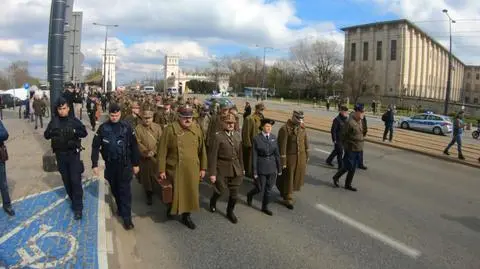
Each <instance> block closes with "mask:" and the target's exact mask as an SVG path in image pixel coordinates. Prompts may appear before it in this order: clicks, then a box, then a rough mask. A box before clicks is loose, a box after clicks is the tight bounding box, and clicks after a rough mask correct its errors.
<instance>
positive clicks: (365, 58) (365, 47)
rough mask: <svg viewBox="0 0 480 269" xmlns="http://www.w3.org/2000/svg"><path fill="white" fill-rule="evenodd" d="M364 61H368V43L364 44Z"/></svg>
mask: <svg viewBox="0 0 480 269" xmlns="http://www.w3.org/2000/svg"><path fill="white" fill-rule="evenodd" d="M363 60H364V61H368V42H363Z"/></svg>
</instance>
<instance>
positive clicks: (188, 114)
mask: <svg viewBox="0 0 480 269" xmlns="http://www.w3.org/2000/svg"><path fill="white" fill-rule="evenodd" d="M177 112H178V116H179V117H180V118H192V117H193V109H192V108H191V107H190V106H182V107H180V108H178V111H177Z"/></svg>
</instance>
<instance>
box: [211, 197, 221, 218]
mask: <svg viewBox="0 0 480 269" xmlns="http://www.w3.org/2000/svg"><path fill="white" fill-rule="evenodd" d="M219 197H220V195H219V194H218V193H216V192H214V193H213V195H212V197H211V198H210V212H212V213H215V212H216V211H217V200H218V198H219Z"/></svg>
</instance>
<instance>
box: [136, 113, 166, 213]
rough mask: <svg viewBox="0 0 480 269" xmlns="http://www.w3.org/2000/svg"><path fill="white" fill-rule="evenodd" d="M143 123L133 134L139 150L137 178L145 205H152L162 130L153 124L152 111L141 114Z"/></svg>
mask: <svg viewBox="0 0 480 269" xmlns="http://www.w3.org/2000/svg"><path fill="white" fill-rule="evenodd" d="M142 119H143V123H142V124H139V125H137V128H135V133H136V137H137V142H138V148H139V150H140V155H141V159H140V172H139V173H138V177H139V179H140V183H141V184H142V186H143V189H144V190H145V193H146V195H147V205H152V202H153V199H152V198H153V190H154V184H156V181H157V177H158V161H157V149H158V144H159V142H160V137H161V136H162V128H161V127H160V125H158V124H156V123H154V122H153V111H151V110H144V111H143V112H142Z"/></svg>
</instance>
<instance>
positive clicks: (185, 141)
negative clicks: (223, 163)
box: [157, 106, 207, 230]
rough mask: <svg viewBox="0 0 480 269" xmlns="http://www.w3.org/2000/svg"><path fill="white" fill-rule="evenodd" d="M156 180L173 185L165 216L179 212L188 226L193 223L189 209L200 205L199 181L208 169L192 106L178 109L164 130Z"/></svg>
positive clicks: (192, 209) (200, 133) (193, 227)
mask: <svg viewBox="0 0 480 269" xmlns="http://www.w3.org/2000/svg"><path fill="white" fill-rule="evenodd" d="M157 158H158V160H159V172H160V176H159V181H160V183H161V181H163V180H168V181H170V182H171V183H172V185H173V201H172V204H171V205H169V208H168V209H167V217H169V218H171V217H172V214H174V215H182V222H183V224H185V226H187V227H188V228H190V229H192V230H193V229H195V228H196V225H195V223H193V221H192V219H191V218H190V213H191V212H193V211H197V210H199V209H200V202H199V196H200V194H199V185H200V181H201V180H202V178H203V177H205V170H206V169H207V152H206V150H205V142H204V139H203V132H202V131H201V130H200V127H199V126H198V124H193V109H192V108H190V107H188V106H183V107H180V108H179V109H178V121H176V122H173V123H172V124H169V125H167V127H165V129H164V130H163V133H162V137H161V138H160V144H159V147H158V154H157Z"/></svg>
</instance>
